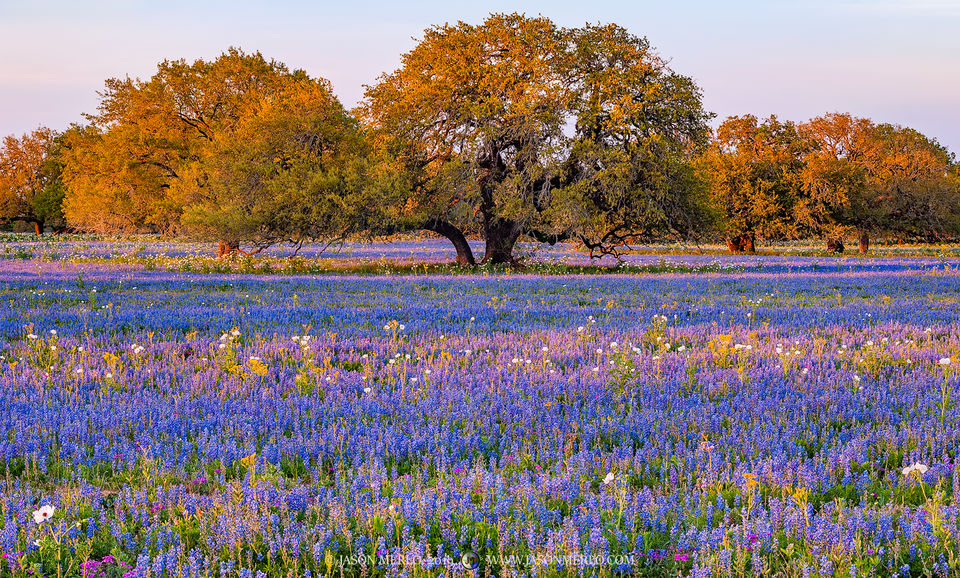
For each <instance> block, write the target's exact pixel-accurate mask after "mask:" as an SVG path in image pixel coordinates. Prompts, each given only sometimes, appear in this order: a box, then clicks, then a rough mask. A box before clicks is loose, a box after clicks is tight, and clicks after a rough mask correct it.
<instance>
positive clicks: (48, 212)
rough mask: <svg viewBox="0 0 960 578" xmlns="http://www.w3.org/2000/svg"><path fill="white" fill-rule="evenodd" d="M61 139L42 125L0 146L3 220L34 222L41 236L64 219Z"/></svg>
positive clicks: (7, 138) (0, 208)
mask: <svg viewBox="0 0 960 578" xmlns="http://www.w3.org/2000/svg"><path fill="white" fill-rule="evenodd" d="M60 145H61V142H60V138H59V137H58V135H57V133H56V132H54V131H53V130H51V129H49V128H46V127H40V128H38V129H36V130H34V131H32V132H30V133H27V134H24V135H23V136H21V137H20V138H17V137H15V136H13V135H11V136H7V137H5V138H4V139H3V146H2V147H0V220H4V221H26V222H28V223H32V224H33V226H34V231H35V232H36V234H37V235H39V234H40V233H41V232H42V231H43V228H44V225H45V224H46V223H48V222H57V221H58V219H61V218H62V213H61V210H60V209H61V203H62V201H63V185H62V182H61V180H60V172H61V161H60Z"/></svg>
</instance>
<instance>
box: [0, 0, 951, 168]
mask: <svg viewBox="0 0 960 578" xmlns="http://www.w3.org/2000/svg"><path fill="white" fill-rule="evenodd" d="M490 12H522V13H526V14H528V15H531V16H532V15H538V14H540V15H543V16H547V17H549V18H551V19H552V20H553V21H554V22H556V23H557V24H559V25H561V26H569V27H572V26H579V25H582V24H584V23H585V22H592V23H597V22H615V23H617V24H620V25H621V26H624V27H625V28H627V29H628V30H630V32H632V33H634V34H636V35H638V36H646V37H647V38H648V39H649V40H650V42H651V44H652V45H653V46H654V47H655V48H656V49H657V51H658V52H659V53H660V54H661V55H662V56H664V57H666V58H667V59H669V60H670V63H671V67H672V68H673V69H674V70H675V71H676V72H678V73H680V74H684V75H687V76H690V77H693V78H694V79H695V80H696V82H697V83H698V84H699V86H700V87H701V88H702V90H703V94H704V105H705V107H706V108H707V109H708V110H710V111H712V112H714V113H716V114H717V115H718V116H717V119H718V121H719V120H721V119H723V118H725V117H727V116H730V115H738V114H748V113H749V114H754V115H757V116H759V117H766V116H768V115H770V114H776V115H777V116H778V117H780V118H781V119H789V120H795V121H802V120H806V119H809V118H811V117H814V116H817V115H820V114H824V113H827V112H837V111H839V112H850V113H852V114H854V115H857V116H864V117H868V118H871V119H873V120H874V121H876V122H890V123H896V124H901V125H904V126H910V127H913V128H916V129H918V130H920V131H921V132H923V133H924V134H927V135H928V136H931V137H935V138H936V139H937V140H939V141H940V142H941V143H942V144H944V145H946V146H948V147H949V148H950V149H951V150H952V151H954V152H956V153H960V33H958V32H957V31H958V30H960V0H876V1H873V0H832V1H830V0H806V1H801V0H796V1H793V0H791V1H787V0H734V1H729V2H717V1H715V0H703V1H685V0H673V1H670V0H659V1H646V0H632V1H631V0H621V1H612V0H610V1H607V0H578V1H576V2H567V1H565V0H557V1H554V2H534V1H525V0H515V1H513V2H504V1H501V0H489V1H487V2H458V1H457V0H430V1H420V2H416V1H411V2H402V1H394V2H386V1H383V2H376V1H373V0H340V1H326V0H321V1H315V2H306V1H292V0H273V1H270V2H254V1H245V0H229V1H228V0H215V1H207V2H204V1H202V0H192V1H182V0H166V1H164V2H156V1H147V0H90V1H84V0H72V1H70V0H0V136H3V135H7V134H22V133H24V132H26V131H29V130H32V129H34V128H36V127H37V126H40V125H45V126H49V127H51V128H54V129H58V130H62V129H64V128H66V127H67V126H69V124H70V123H73V122H81V121H83V114H84V113H91V112H94V111H95V110H96V106H97V102H98V97H97V91H98V90H101V89H102V88H103V84H104V80H106V79H107V78H111V77H124V76H131V77H139V78H148V77H150V76H151V75H152V74H153V73H154V72H155V70H156V65H157V63H158V62H160V61H161V60H164V59H171V60H173V59H179V58H185V59H187V60H194V59H197V58H204V59H213V58H216V56H217V55H219V54H220V53H221V52H223V51H224V50H226V49H227V48H228V47H230V46H237V47H240V48H242V49H243V50H245V51H247V52H255V51H259V52H261V53H262V54H263V55H264V56H265V57H267V58H273V59H275V60H278V61H281V62H284V63H285V64H287V66H288V67H290V68H301V69H304V70H306V71H307V72H308V73H309V74H310V75H311V76H322V77H324V78H327V79H329V80H330V81H331V82H332V83H333V87H334V90H335V92H336V93H337V95H338V96H339V97H340V99H341V101H342V102H343V103H344V104H345V105H346V106H348V107H352V106H354V105H355V104H356V103H357V102H358V101H359V100H360V99H361V98H362V97H363V90H364V88H363V87H364V85H369V84H373V83H375V82H376V79H377V77H378V76H379V75H380V74H383V73H385V72H390V71H392V70H394V69H396V68H397V66H398V65H399V64H400V57H401V55H402V54H403V53H404V52H407V51H409V50H410V49H412V48H413V47H414V46H415V44H416V42H417V39H418V38H420V37H421V36H422V32H423V30H424V29H425V28H428V27H430V26H431V25H436V24H443V23H446V22H451V23H453V22H456V21H460V20H462V21H465V22H470V23H479V22H481V21H482V20H483V18H484V17H485V16H486V15H487V14H488V13H490Z"/></svg>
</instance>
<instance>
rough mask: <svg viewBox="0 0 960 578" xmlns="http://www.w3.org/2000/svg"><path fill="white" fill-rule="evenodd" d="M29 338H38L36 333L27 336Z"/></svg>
mask: <svg viewBox="0 0 960 578" xmlns="http://www.w3.org/2000/svg"><path fill="white" fill-rule="evenodd" d="M27 338H28V339H36V338H37V334H36V333H31V334H29V335H27Z"/></svg>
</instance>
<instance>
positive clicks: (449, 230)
mask: <svg viewBox="0 0 960 578" xmlns="http://www.w3.org/2000/svg"><path fill="white" fill-rule="evenodd" d="M423 228H424V229H426V230H428V231H433V232H434V233H437V234H438V235H442V236H444V237H446V238H447V239H448V240H449V241H450V242H451V243H453V246H454V248H455V249H456V250H457V265H460V266H461V267H472V266H474V265H476V264H477V261H476V259H474V257H473V249H471V248H470V243H468V242H467V238H466V237H465V236H464V235H463V231H461V230H460V229H458V228H457V227H456V226H455V225H453V224H451V223H448V222H447V221H443V220H440V219H435V220H432V221H428V222H427V224H425V225H424V227H423Z"/></svg>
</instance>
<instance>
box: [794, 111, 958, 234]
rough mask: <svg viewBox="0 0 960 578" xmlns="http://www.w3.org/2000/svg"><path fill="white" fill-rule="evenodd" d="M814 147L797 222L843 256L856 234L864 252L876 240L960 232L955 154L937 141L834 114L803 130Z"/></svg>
mask: <svg viewBox="0 0 960 578" xmlns="http://www.w3.org/2000/svg"><path fill="white" fill-rule="evenodd" d="M801 132H802V133H803V134H804V136H806V137H807V138H809V139H810V140H811V141H812V142H813V143H814V146H815V148H814V149H813V150H811V151H810V152H809V153H808V154H807V155H806V156H805V157H804V165H805V166H804V172H803V195H802V197H801V199H800V201H799V202H798V203H797V205H796V206H795V215H796V217H797V219H798V222H800V223H801V224H803V225H805V226H806V227H807V228H808V230H810V231H811V232H813V233H815V234H819V235H822V236H824V237H825V238H826V239H827V247H828V249H829V250H832V251H836V252H843V250H844V243H843V238H844V235H846V234H848V233H849V232H851V231H854V232H856V233H857V236H858V241H859V243H858V244H859V248H860V251H861V252H866V251H867V250H869V246H870V235H871V234H877V233H891V234H895V235H898V236H901V237H903V236H907V237H913V238H921V239H926V240H936V239H939V238H943V237H944V236H946V235H948V234H951V233H955V232H956V231H957V226H958V222H960V217H958V215H960V207H958V203H960V193H958V190H957V182H956V180H955V179H953V178H952V177H951V170H952V167H953V166H954V165H953V160H954V159H953V156H952V155H951V154H950V153H949V151H947V150H946V148H944V147H943V146H941V145H940V144H939V143H937V142H936V141H935V140H931V139H929V138H927V137H925V136H924V135H922V134H920V133H919V132H917V131H915V130H913V129H909V128H903V127H899V126H894V125H889V124H881V125H875V124H873V123H872V122H871V121H869V120H867V119H859V118H855V117H853V116H851V115H849V114H839V113H834V114H828V115H824V116H821V117H818V118H815V119H812V120H810V121H809V122H807V123H805V124H803V125H802V126H801Z"/></svg>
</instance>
